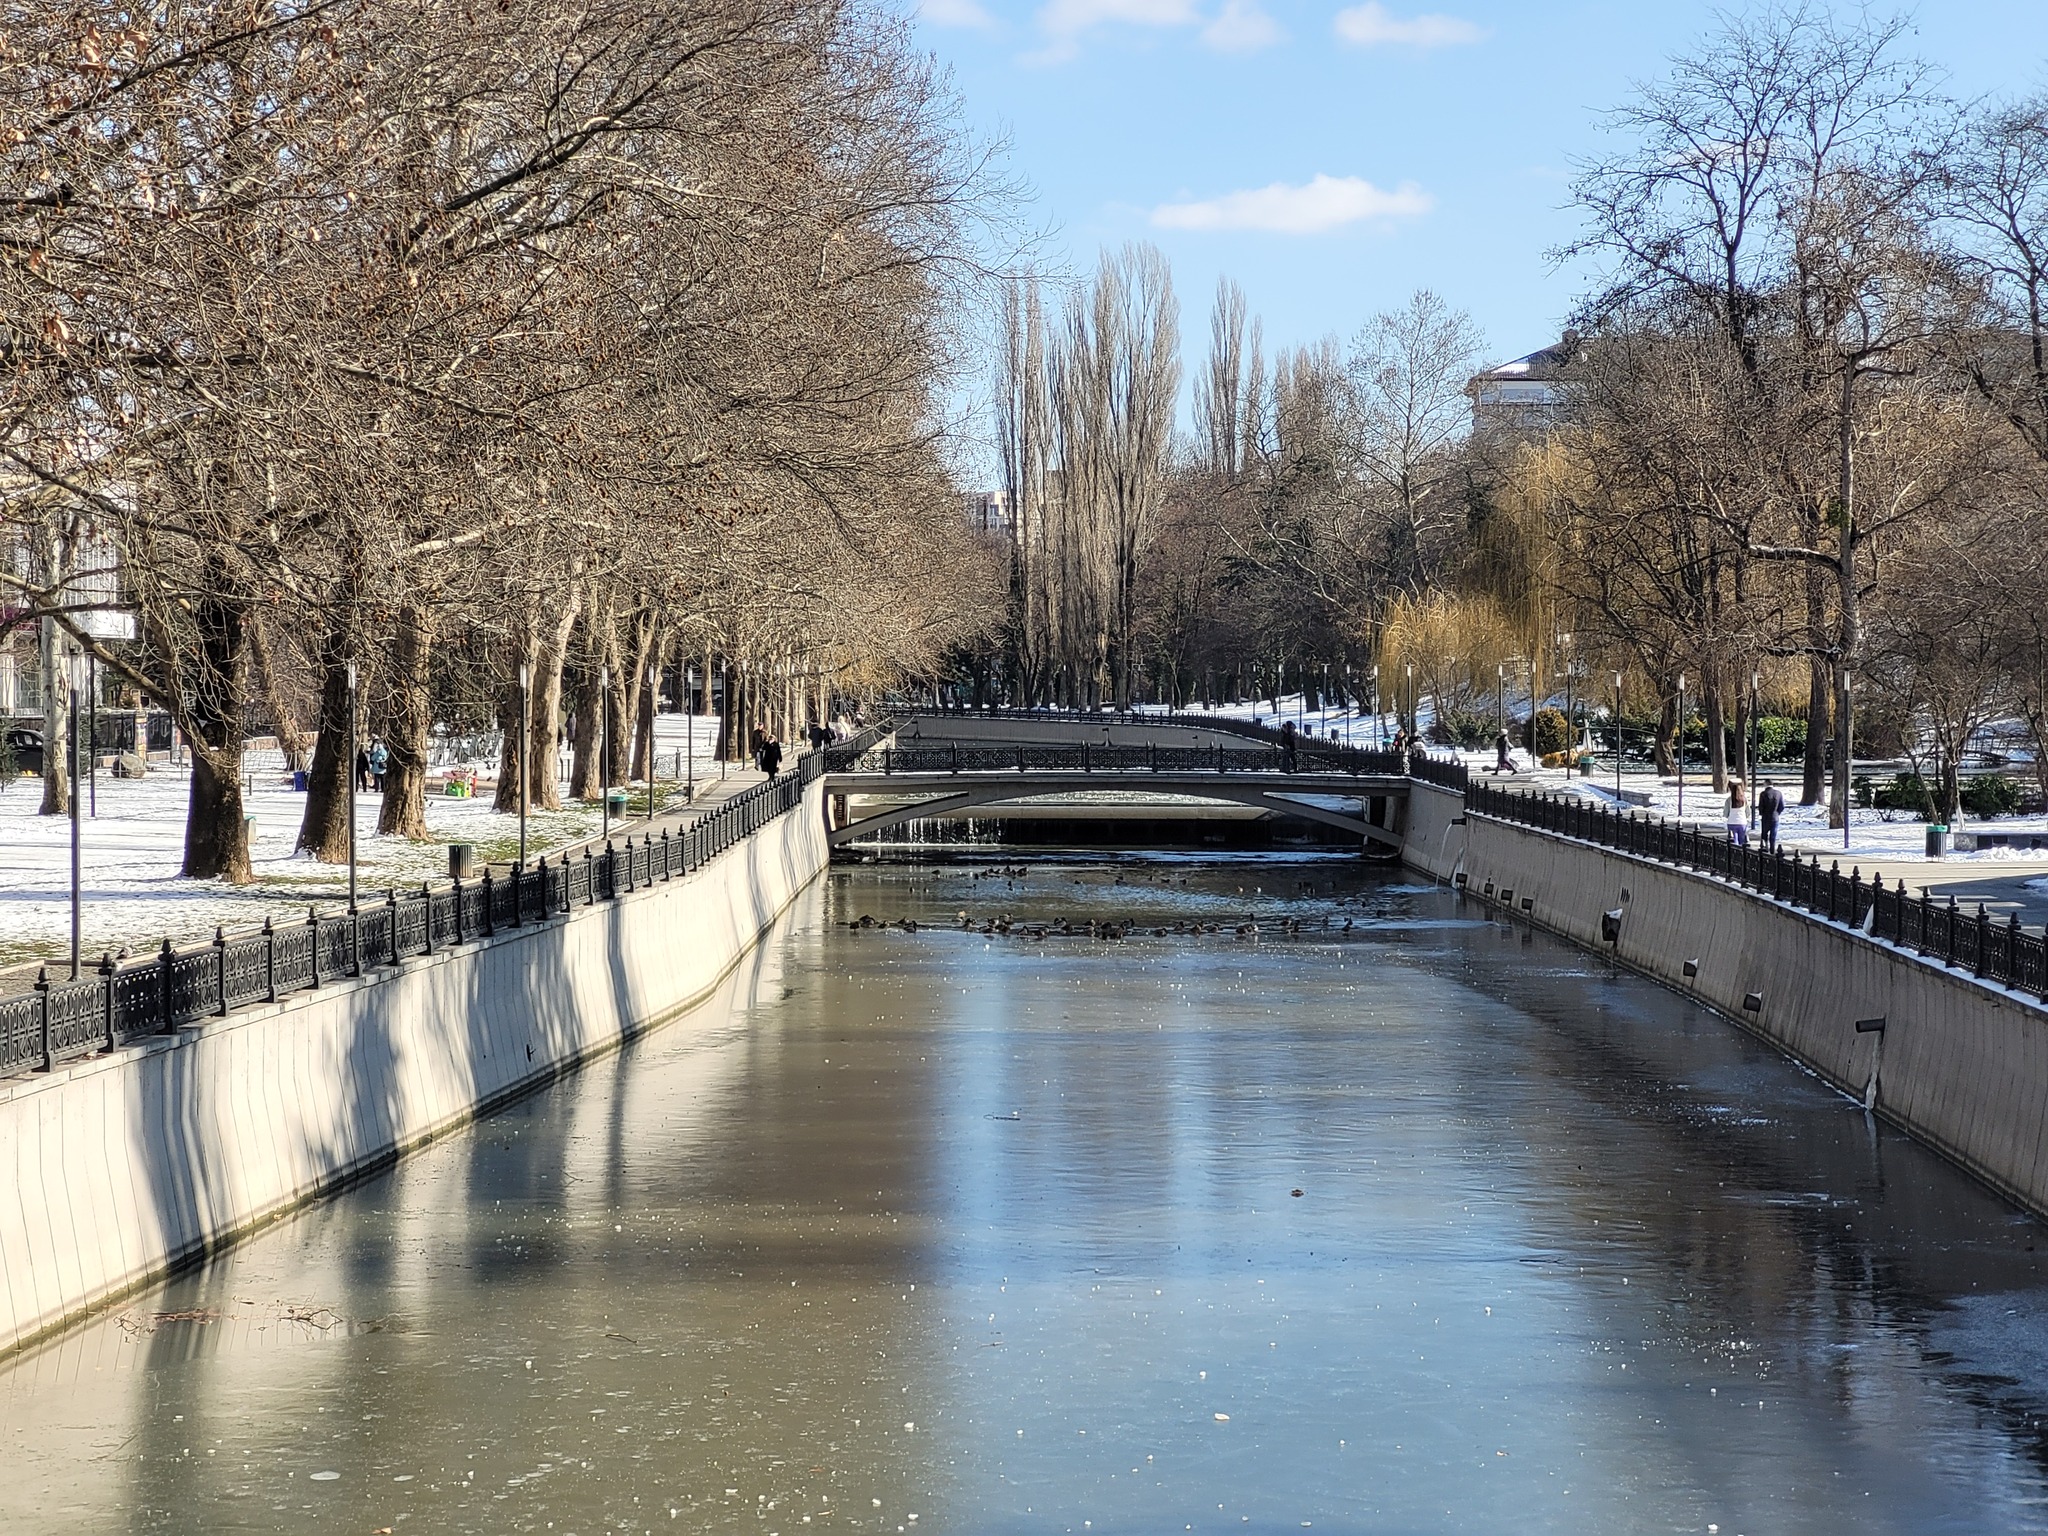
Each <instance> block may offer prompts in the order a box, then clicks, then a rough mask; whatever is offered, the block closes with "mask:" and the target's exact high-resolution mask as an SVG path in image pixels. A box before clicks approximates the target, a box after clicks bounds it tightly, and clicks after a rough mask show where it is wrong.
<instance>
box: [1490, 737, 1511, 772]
mask: <svg viewBox="0 0 2048 1536" xmlns="http://www.w3.org/2000/svg"><path fill="white" fill-rule="evenodd" d="M1493 771H1494V772H1495V773H1513V772H1515V771H1516V769H1515V758H1514V753H1513V751H1512V750H1511V749H1510V748H1509V746H1508V733H1507V732H1506V731H1502V732H1501V733H1500V734H1499V735H1498V736H1496V737H1494V738H1493Z"/></svg>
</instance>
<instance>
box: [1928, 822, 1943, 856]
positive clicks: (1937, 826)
mask: <svg viewBox="0 0 2048 1536" xmlns="http://www.w3.org/2000/svg"><path fill="white" fill-rule="evenodd" d="M1927 857H1929V858H1930V859H1945V858H1947V857H1948V828H1947V827H1946V826H1944V825H1943V824H1942V823H1941V822H1938V821H1930V822H1929V823H1928V824H1927Z"/></svg>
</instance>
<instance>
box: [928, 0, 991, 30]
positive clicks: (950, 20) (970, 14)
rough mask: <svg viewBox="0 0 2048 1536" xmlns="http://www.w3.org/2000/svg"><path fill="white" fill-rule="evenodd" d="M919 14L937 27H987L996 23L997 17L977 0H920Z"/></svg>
mask: <svg viewBox="0 0 2048 1536" xmlns="http://www.w3.org/2000/svg"><path fill="white" fill-rule="evenodd" d="M917 14H918V16H919V18H920V19H921V20H924V21H928V22H930V23H931V24H932V25H933V26H935V27H976V28H981V29H984V30H985V29H987V28H990V27H993V26H994V25H995V24H996V19H995V17H993V16H991V15H989V13H988V12H987V11H985V10H984V9H982V7H981V6H980V5H979V4H978V3H977V0H919V4H918V7H917Z"/></svg>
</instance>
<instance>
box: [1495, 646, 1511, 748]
mask: <svg viewBox="0 0 2048 1536" xmlns="http://www.w3.org/2000/svg"><path fill="white" fill-rule="evenodd" d="M1493 670H1494V672H1495V674H1496V675H1495V678H1494V686H1493V707H1494V712H1495V713H1496V714H1497V715H1499V716H1500V722H1499V723H1500V733H1501V735H1503V736H1505V735H1507V733H1508V664H1507V663H1506V662H1504V661H1503V662H1501V663H1499V664H1498V665H1497V666H1495V667H1494V669H1493Z"/></svg>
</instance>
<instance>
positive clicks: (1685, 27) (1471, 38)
mask: <svg viewBox="0 0 2048 1536" xmlns="http://www.w3.org/2000/svg"><path fill="white" fill-rule="evenodd" d="M1908 14H1909V15H1910V16H1911V17H1912V18H1913V29H1912V35H1911V36H1910V37H1909V39H1908V45H1909V47H1910V49H1911V51H1912V52H1915V53H1917V54H1918V55H1919V56H1920V57H1922V58H1925V59H1927V60H1929V61H1930V62H1932V63H1934V64H1936V65H1938V66H1939V67H1940V68H1942V69H1943V70H1944V71H1946V73H1947V77H1948V78H1947V89H1948V90H1949V91H1950V92H1951V93H1952V94H1955V95H1958V96H1963V97H1971V96H1978V95H1986V94H1993V95H2013V94H2018V93H2021V92H2024V91H2029V90H2033V89H2037V88H2040V87H2042V86H2044V85H2048V0H1948V3H1945V4H1939V5H1937V4H1931V3H1929V4H1923V5H1921V6H1919V7H1918V8H1916V9H1914V10H1912V11H1910V12H1908ZM919 16H920V20H919V37H920V39H921V41H922V42H923V44H924V46H926V47H928V48H930V49H931V50H932V51H933V52H935V53H936V54H937V55H938V56H939V57H940V58H941V59H942V60H944V61H945V62H946V63H947V64H948V65H949V66H950V67H951V68H952V70H953V72H954V75H955V79H956V83H957V85H958V87H959V89H960V91H961V94H962V96H963V99H964V100H965V102H966V106H967V111H968V114H969V117H970V119H971V121H972V122H973V124H974V126H975V127H976V128H977V129H978V130H979V131H981V132H983V133H1002V134H1005V135H1006V136H1007V137H1008V138H1009V139H1010V141H1011V145H1012V148H1011V160H1010V164H1011V167H1012V169H1013V170H1014V171H1015V172H1016V173H1017V174H1018V175H1019V176H1021V177H1022V178H1024V179H1025V180H1026V181H1027V182H1028V183H1029V184H1030V186H1031V187H1032V189H1033V191H1034V193H1035V195H1036V201H1035V203H1034V205H1033V207H1032V210H1031V212H1032V216H1033V217H1034V219H1035V221H1036V222H1038V223H1039V224H1042V225H1043V226H1044V227H1046V228H1047V229H1048V230H1049V231H1050V236H1051V238H1050V241H1049V244H1048V246H1047V255H1048V256H1049V257H1051V258H1052V259H1053V260H1054V261H1055V262H1056V263H1057V264H1061V265H1063V266H1064V267H1065V268H1066V269H1067V270H1070V271H1075V272H1079V271H1082V270H1085V269H1086V268H1087V267H1089V266H1090V265H1092V263H1093V261H1094V259H1095V255H1096V253H1097V251H1098V250H1100V249H1101V248H1102V247H1104V246H1115V245H1119V244H1121V243H1122V242H1124V241H1126V240H1130V239H1148V240H1151V241H1153V242H1155V243H1156V244H1157V245H1159V246H1160V247H1161V248H1162V249H1163V250H1164V251H1165V252H1166V254H1167V255H1168V257H1169V258H1170V259H1171V260H1172V263H1173V268H1174V278H1175V287H1176V289H1177V291H1178V293H1179V295H1180V299H1181V311H1182V331H1183V335H1184V336H1185V337H1186V338H1187V340H1188V352H1189V359H1188V360H1189V363H1190V365H1192V364H1193V363H1194V361H1195V359H1196V354H1198V352H1199V350H1200V345H1201V339H1202V338H1203V337H1204V336H1205V335H1206V331H1207V315H1208V310H1209V303H1210V298H1211V295H1212V294H1213V292H1214V289H1215V285H1216V279H1217V277H1218V275H1219V274H1228V275H1229V276H1232V277H1235V278H1236V279H1237V280H1238V281H1239V282H1240V283H1241V284H1242V285H1243V286H1244V289H1245V291H1246V295H1247V297H1248V299H1249V302H1250V306H1251V308H1252V310H1253V311H1254V312H1255V313H1258V314H1260V315H1262V316H1263V317H1264V320H1265V325H1266V336H1267V341H1268V346H1269V349H1270V348H1271V346H1273V345H1275V344H1282V345H1286V344H1297V343H1301V342H1307V341H1312V340H1314V339H1316V338H1317V337H1319V336H1322V335H1325V334H1329V333H1335V334H1337V335H1339V336H1342V337H1348V336H1349V335H1350V334H1351V333H1352V332H1353V331H1355V330H1356V329H1357V328H1358V326H1359V325H1360V324H1361V322H1363V321H1364V320H1365V319H1366V318H1367V317H1368V316H1370V315H1371V314H1372V313H1373V312H1375V311H1376V310H1380V309H1387V308H1392V307H1394V306H1397V305H1398V304H1400V303H1401V302H1402V301H1403V300H1404V299H1405V298H1406V297H1407V295H1408V294H1409V293H1410V292H1411V291H1412V290H1414V289H1415V288H1418V287H1428V288H1433V289H1435V290H1436V291H1437V292H1438V293H1440V294H1442V295H1443V296H1444V297H1445V298H1447V299H1449V300H1450V301H1451V302H1453V303H1455V304H1457V305H1459V306H1461V307H1463V308H1465V309H1468V310H1470V311H1471V313H1472V315H1473V317H1474V318H1475V319H1476V320H1477V321H1478V322H1479V324H1480V325H1481V327H1482V328H1483V329H1484V331H1485V333H1486V337H1487V345H1488V350H1489V352H1490V353H1491V355H1492V356H1494V357H1496V358H1506V357H1512V356H1516V355H1518V354H1520V353H1523V352H1527V351H1530V350H1533V349H1534V348H1536V347H1538V346H1542V345H1544V344H1545V343H1547V342H1548V341H1550V340H1552V339H1553V338H1554V336H1555V334H1556V331H1557V329H1558V327H1559V324H1560V322H1561V320H1562V319H1563V317H1564V316H1565V314H1566V313H1567V312H1568V310H1569V309H1570V307H1571V304H1572V301H1573V299H1574V297H1575V296H1576V294H1577V293H1578V292H1579V291H1580V290H1581V289H1582V288H1583V287H1584V286H1585V276H1584V274H1583V273H1581V272H1576V271H1573V270H1571V269H1568V268H1567V269H1563V270H1559V269H1555V268H1553V267H1552V266H1551V264H1550V262H1549V261H1548V259H1547V255H1546V253H1547V252H1548V251H1550V250H1551V249H1552V248H1553V247H1555V246H1558V245H1560V244H1562V243H1563V242H1565V241H1567V240H1569V239H1570V238H1571V236H1572V235H1573V233H1574V231H1575V229H1576V223H1575V217H1574V215H1573V214H1572V212H1571V211H1570V210H1569V209H1568V208H1567V207H1566V206H1565V204H1566V202H1567V199H1568V195H1569V181H1570V177H1571V167H1572V163H1573V161H1574V159H1575V158H1576V157H1580V156H1584V155H1587V154H1591V153H1595V152H1597V151H1598V150H1599V148H1600V146H1601V144H1602V142H1603V140H1604V137H1605V136H1604V135H1603V134H1602V132H1601V129H1600V113H1601V111H1602V109H1604V108H1606V107H1610V106H1613V105H1615V104H1616V103H1618V102H1620V101H1622V100H1623V99H1625V98H1626V97H1627V95H1628V94H1629V91H1630V89H1631V85H1632V83H1633V82H1635V81H1638V80H1646V79H1651V78H1654V77H1656V76H1657V75H1658V74H1660V73H1661V72H1662V70H1663V67H1664V61H1665V60H1666V59H1667V58H1668V57H1670V55H1672V54H1673V53H1675V52H1680V51H1684V50H1687V49H1689V48H1690V47H1691V46H1692V45H1693V44H1694V43H1695V41H1696V40H1698V39H1699V38H1700V37H1702V36H1703V35H1705V34H1706V33H1707V32H1709V31H1710V30H1711V29H1712V28H1713V26H1714V14H1713V8H1712V7H1710V6H1709V5H1706V4H1701V3H1694V0H1677V3H1665V4H1654V5H1640V4H1639V5H1627V4H1613V3H1600V0H1579V3H1570V0H1565V3H1557V0H1551V3H1544V0H1529V3H1524V4H1519V5H1517V4H1510V3H1506V0H1470V3H1459V0H1449V3H1444V4H1437V3H1433V0H1432V3H1425V4H1412V3H1406V0H1385V3H1383V4H1375V3H1370V0H1368V3H1361V4H1357V5H1346V4H1345V3H1343V0H1324V3H1320V4H1312V3H1301V0H922V9H921V11H920V12H919ZM1319 178H1320V179H1319Z"/></svg>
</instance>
